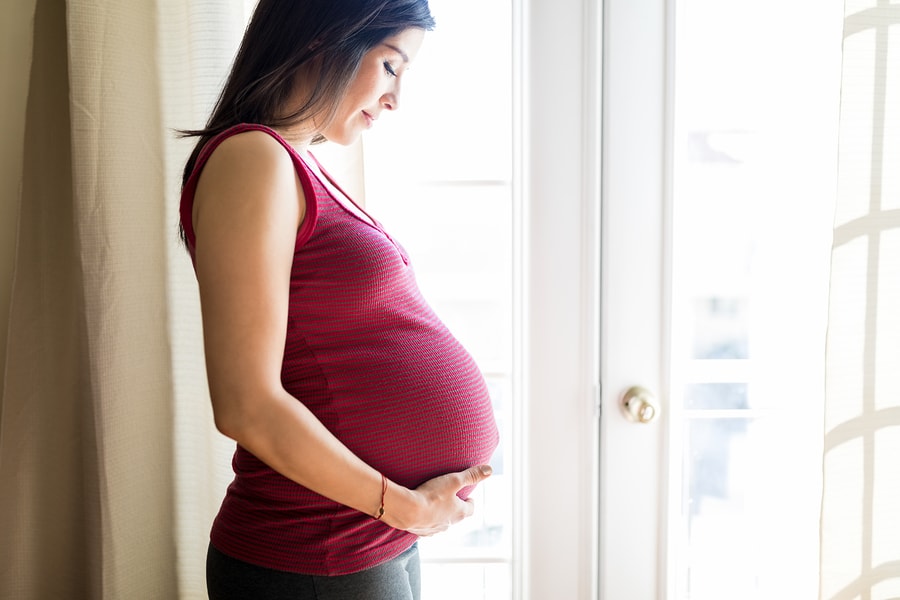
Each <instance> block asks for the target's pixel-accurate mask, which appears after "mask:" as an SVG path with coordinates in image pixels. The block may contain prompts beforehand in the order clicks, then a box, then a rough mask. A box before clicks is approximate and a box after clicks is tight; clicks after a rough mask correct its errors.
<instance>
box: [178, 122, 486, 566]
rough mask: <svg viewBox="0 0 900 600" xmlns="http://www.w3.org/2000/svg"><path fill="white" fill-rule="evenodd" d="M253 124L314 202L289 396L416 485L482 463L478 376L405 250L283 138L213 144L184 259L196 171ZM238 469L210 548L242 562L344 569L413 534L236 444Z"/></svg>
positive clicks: (288, 348) (304, 232) (290, 341)
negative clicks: (249, 136)
mask: <svg viewBox="0 0 900 600" xmlns="http://www.w3.org/2000/svg"><path fill="white" fill-rule="evenodd" d="M249 130H260V131H265V132H266V133H268V134H269V135H271V136H272V137H274V138H275V139H276V140H278V141H279V142H280V143H281V144H282V145H283V146H284V147H285V149H286V151H288V152H289V153H290V154H291V157H292V159H293V161H294V165H295V168H296V169H297V173H298V175H299V177H300V181H301V183H302V185H303V190H304V193H305V195H306V216H305V218H304V221H303V224H302V225H301V227H300V229H299V231H298V232H297V240H296V245H295V248H294V260H293V266H292V269H291V283H290V302H289V309H288V315H287V338H286V344H285V353H284V361H283V364H282V370H281V379H282V382H283V384H284V387H285V389H286V390H287V391H288V392H290V393H291V394H292V395H293V396H294V397H295V398H297V400H298V401H300V402H303V403H304V404H305V405H306V406H307V407H309V409H310V410H311V411H312V412H313V413H314V414H315V415H316V416H317V417H318V418H319V419H320V420H321V421H322V423H323V424H324V425H325V426H326V427H327V428H328V429H329V430H330V431H331V432H332V433H334V435H335V436H336V437H337V438H338V439H340V440H341V441H342V442H343V443H344V444H346V445H347V446H348V447H349V448H350V450H352V451H353V452H354V453H356V455H357V456H359V457H360V458H361V459H362V460H364V461H365V462H367V463H368V464H369V465H371V466H372V467H374V468H375V469H378V470H379V471H381V472H383V473H384V474H385V475H386V476H387V477H388V478H390V479H391V480H393V481H395V482H397V483H399V484H401V485H404V486H407V487H409V488H414V487H416V486H418V485H419V484H421V483H422V482H424V481H426V480H428V479H430V478H432V477H435V476H437V475H441V474H444V473H449V472H453V471H460V470H463V469H466V468H468V467H471V466H473V465H477V464H482V463H485V462H487V461H488V460H489V459H490V457H491V455H492V454H493V452H494V450H495V448H496V447H497V443H498V433H497V427H496V424H495V421H494V415H493V410H492V407H491V400H490V397H489V396H488V390H487V387H486V385H485V382H484V379H483V377H482V375H481V372H480V371H479V369H478V367H477V366H476V364H475V362H474V361H473V360H472V357H471V356H470V355H469V353H468V352H467V351H466V350H465V349H464V348H463V347H462V345H460V343H459V342H458V341H457V340H456V339H455V338H454V337H453V335H452V334H451V333H450V332H449V331H448V330H447V328H446V327H445V326H444V324H443V323H442V322H441V321H440V319H438V317H437V316H436V315H435V313H434V312H433V311H432V309H431V308H430V307H429V305H428V304H427V303H426V301H425V300H424V298H423V297H422V295H421V294H420V292H419V289H418V287H417V285H416V282H415V277H414V275H413V270H412V267H411V266H410V264H409V258H408V256H407V254H406V252H405V251H404V249H403V248H402V247H401V246H400V244H398V243H397V242H396V241H395V240H393V239H392V238H391V237H390V236H389V235H388V234H387V232H385V231H384V229H383V228H382V227H381V226H380V225H379V224H378V223H377V221H376V222H375V225H374V226H373V225H372V224H370V223H367V222H365V221H364V220H363V219H361V218H359V217H358V216H357V215H354V214H353V213H352V212H351V211H349V210H348V209H347V208H345V207H344V206H342V205H341V204H340V203H339V202H338V201H337V200H335V199H334V198H333V197H332V196H331V195H330V193H329V192H328V191H327V190H326V188H325V187H324V186H323V185H322V183H321V182H320V181H319V180H318V179H317V178H316V176H315V175H314V174H313V173H312V172H311V171H310V170H309V168H308V167H307V166H306V165H305V163H304V162H303V161H302V160H301V158H300V157H299V156H298V155H297V153H296V152H295V151H294V150H293V148H291V146H290V145H289V144H288V143H287V142H286V141H285V140H283V139H282V138H281V137H280V136H279V135H278V134H277V133H275V132H274V131H272V130H271V129H268V128H266V127H263V126H261V125H238V126H236V127H233V128H231V129H229V130H228V131H226V132H224V133H222V134H220V135H219V136H217V137H216V138H214V139H213V140H211V141H210V142H209V143H208V144H207V145H206V147H205V148H204V150H203V152H202V153H201V154H200V156H199V158H198V160H197V164H196V166H195V167H194V171H193V173H192V174H191V176H190V178H189V179H188V181H187V183H186V184H185V186H184V190H183V192H182V198H181V222H182V226H183V227H184V231H185V234H186V238H187V241H188V247H189V249H190V251H191V252H192V253H193V248H194V232H193V227H192V223H191V209H192V204H193V197H194V190H195V189H196V185H197V179H198V177H199V174H200V171H201V170H202V169H203V166H204V164H205V163H206V161H207V159H208V158H209V156H210V154H212V152H213V151H214V150H215V148H216V147H217V146H218V144H219V143H220V142H221V141H222V140H223V139H225V138H227V137H229V136H231V135H236V134H238V133H241V132H244V131H249ZM232 464H233V467H234V472H235V477H234V480H233V482H232V483H231V485H230V486H229V487H228V491H227V492H226V495H225V499H224V501H223V503H222V506H221V509H220V511H219V514H218V515H217V517H216V519H215V522H214V524H213V527H212V533H211V541H212V543H213V545H214V546H216V548H218V549H219V550H221V551H222V552H224V553H226V554H228V555H230V556H233V557H234V558H238V559H240V560H244V561H246V562H249V563H253V564H257V565H261V566H264V567H269V568H272V569H278V570H283V571H291V572H296V573H305V574H310V575H341V574H347V573H353V572H356V571H360V570H362V569H366V568H369V567H373V566H375V565H377V564H380V563H382V562H384V561H387V560H390V559H392V558H395V557H397V556H398V555H400V554H401V553H403V551H405V550H406V549H407V548H409V547H410V546H411V545H412V544H413V542H414V541H415V539H416V537H415V536H414V535H412V534H410V533H406V532H402V531H399V530H396V529H393V528H391V527H388V526H387V525H385V524H384V523H382V522H380V521H375V520H373V519H372V517H371V516H369V515H366V514H363V513H360V512H358V511H355V510H353V509H351V508H348V507H346V506H343V505H340V504H337V503H335V502H332V501H330V500H328V499H326V498H324V497H322V496H320V495H318V494H316V493H314V492H312V491H310V490H308V489H306V488H304V487H302V486H300V485H299V484H297V483H295V482H293V481H291V480H288V479H287V478H285V477H283V476H282V475H280V474H278V473H276V472H275V471H274V470H272V469H270V468H269V467H268V466H267V465H265V464H264V463H262V462H261V461H260V460H259V459H257V458H256V457H255V456H253V455H252V454H250V453H249V452H248V451H247V450H245V449H244V448H242V447H241V446H238V447H237V450H236V452H235V454H234V459H233V462H232ZM321 467H322V468H323V469H327V468H328V465H322V466H321ZM465 493H467V492H466V491H464V492H462V494H463V495H464V494H465Z"/></svg>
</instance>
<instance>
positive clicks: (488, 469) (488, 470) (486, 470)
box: [481, 465, 494, 477]
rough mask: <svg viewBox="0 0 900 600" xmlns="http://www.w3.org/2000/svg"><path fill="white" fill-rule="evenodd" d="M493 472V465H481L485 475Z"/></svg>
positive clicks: (482, 472)
mask: <svg viewBox="0 0 900 600" xmlns="http://www.w3.org/2000/svg"><path fill="white" fill-rule="evenodd" d="M493 472H494V470H493V469H492V468H491V465H481V474H482V475H484V476H485V477H487V476H488V475H490V474H491V473H493Z"/></svg>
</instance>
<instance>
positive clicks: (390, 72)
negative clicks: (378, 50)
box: [384, 61, 397, 77]
mask: <svg viewBox="0 0 900 600" xmlns="http://www.w3.org/2000/svg"><path fill="white" fill-rule="evenodd" d="M384 70H385V71H387V74H388V75H390V76H391V77H396V76H397V72H396V71H395V70H394V67H392V66H391V63H389V62H388V61H384Z"/></svg>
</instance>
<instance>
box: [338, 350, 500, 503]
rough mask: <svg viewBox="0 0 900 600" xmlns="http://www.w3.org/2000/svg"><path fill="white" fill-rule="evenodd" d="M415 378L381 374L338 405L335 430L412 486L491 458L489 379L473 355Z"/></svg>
mask: <svg viewBox="0 0 900 600" xmlns="http://www.w3.org/2000/svg"><path fill="white" fill-rule="evenodd" d="M437 370H438V371H440V373H430V375H432V376H431V377H423V373H422V372H421V371H422V369H421V368H420V369H419V370H418V372H417V373H414V374H413V375H414V376H413V379H414V380H415V381H403V378H399V380H398V379H397V378H393V379H382V380H381V385H379V386H375V387H370V388H369V390H368V391H369V393H368V394H366V395H365V397H361V398H359V399H357V401H356V402H355V403H354V405H355V407H354V409H353V410H345V411H341V414H340V417H339V418H338V422H337V423H336V425H337V428H336V431H335V433H336V435H337V437H338V438H340V439H341V440H342V441H343V442H344V443H345V444H346V445H347V446H348V447H349V448H350V449H351V450H352V451H353V452H355V453H356V454H357V455H358V456H359V457H360V458H362V459H363V460H365V461H366V462H367V463H369V464H370V465H372V466H373V467H375V468H376V469H379V470H380V471H382V472H383V473H384V474H385V475H386V476H387V477H389V478H390V479H391V480H393V481H396V482H397V483H399V484H401V485H404V486H407V487H411V488H414V487H416V486H418V485H420V484H421V483H423V482H425V481H427V480H428V479H431V478H432V477H436V476H438V475H443V474H445V473H451V472H456V471H461V470H463V469H467V468H469V467H472V466H475V465H479V464H484V463H487V462H489V461H490V458H491V455H492V454H493V453H494V450H495V449H496V448H497V444H498V432H497V425H496V422H495V419H494V411H493V407H492V406H491V399H490V396H489V394H488V390H487V386H486V385H485V383H484V379H483V378H482V376H481V373H480V371H478V369H477V367H475V365H474V363H473V362H471V361H470V360H467V361H463V362H461V363H459V362H458V363H455V364H454V365H453V366H451V367H447V366H445V367H444V368H442V369H437Z"/></svg>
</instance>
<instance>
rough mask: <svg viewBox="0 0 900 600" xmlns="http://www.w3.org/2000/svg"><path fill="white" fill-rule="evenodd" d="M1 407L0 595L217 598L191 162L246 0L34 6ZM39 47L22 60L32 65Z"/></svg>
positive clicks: (215, 439) (214, 467) (214, 456)
mask: <svg viewBox="0 0 900 600" xmlns="http://www.w3.org/2000/svg"><path fill="white" fill-rule="evenodd" d="M31 7H33V20H30V22H29V23H28V25H29V27H31V28H32V29H31V30H32V31H33V41H32V47H33V51H32V52H31V53H30V56H31V67H30V77H29V80H28V85H27V89H28V94H27V107H26V110H25V114H24V115H21V119H22V122H23V123H24V127H23V128H22V130H21V131H22V133H23V136H22V137H19V136H18V135H17V136H15V137H16V138H17V139H15V140H9V139H7V140H5V141H4V148H5V150H8V148H9V146H10V145H11V144H15V143H18V144H21V151H20V153H19V154H18V158H21V161H20V164H22V169H21V174H20V185H17V186H15V188H16V198H15V202H16V204H17V206H16V207H15V208H16V210H15V211H11V212H12V213H13V214H17V215H18V223H17V230H16V231H17V235H16V240H17V241H16V249H15V258H14V275H13V282H12V288H11V295H10V311H9V324H8V336H7V344H6V362H5V370H4V379H3V395H2V404H0V598H10V599H12V598H15V599H34V600H46V599H52V598H65V599H79V598H90V599H100V598H109V599H124V598H128V599H129V600H131V599H141V598H148V599H151V598H152V599H159V598H166V599H169V598H205V587H204V581H203V561H204V558H205V556H204V555H205V547H206V540H207V539H208V538H207V535H208V529H209V524H210V522H211V519H212V515H213V514H214V511H215V509H216V507H217V504H218V502H219V500H220V499H221V495H222V493H223V491H224V486H225V483H226V480H225V478H226V477H227V469H228V464H227V458H223V457H222V456H221V455H222V454H223V453H225V454H226V455H227V452H228V449H229V448H230V444H229V443H228V442H227V441H225V440H224V439H223V438H222V437H221V436H219V435H218V434H217V433H216V432H215V430H214V428H213V427H212V418H211V415H210V411H209V402H208V398H207V391H206V387H205V372H204V369H203V356H202V346H201V337H200V329H199V326H200V322H199V318H198V309H197V299H196V284H195V283H194V281H193V274H192V272H191V270H190V263H189V260H188V259H187V256H186V254H185V252H184V251H183V250H182V249H181V248H180V247H179V245H178V242H177V239H176V237H177V236H176V229H175V226H176V222H177V212H176V210H177V196H178V186H179V171H180V168H181V165H182V164H183V162H184V158H185V156H186V154H187V152H188V151H189V142H185V141H178V140H176V139H175V137H174V135H173V133H172V131H171V130H172V129H173V128H177V127H196V126H198V125H201V124H202V123H203V120H204V118H205V115H206V114H207V112H208V110H209V108H210V104H211V102H212V100H213V99H214V95H215V93H216V91H217V89H218V87H219V86H220V85H221V82H222V77H223V74H224V72H225V68H226V67H227V65H228V63H229V62H230V60H231V58H232V56H233V53H234V48H235V47H236V43H237V41H238V39H239V36H240V33H241V31H242V29H243V25H244V18H245V8H244V3H243V2H242V1H234V2H224V1H212V0H207V1H205V2H204V1H200V0H194V1H186V0H156V1H154V0H105V1H104V0H92V1H87V0H70V1H69V2H63V1H62V0H36V1H33V2H31V6H30V7H27V8H26V9H25V10H32V8H31ZM28 57H29V53H25V56H24V57H23V58H22V59H21V60H25V61H27V60H28Z"/></svg>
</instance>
